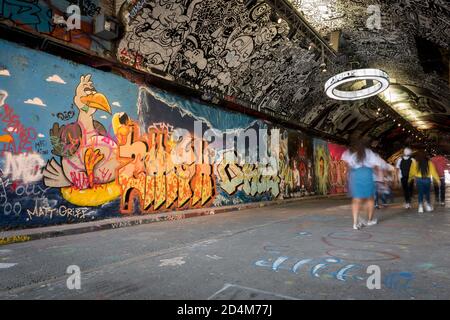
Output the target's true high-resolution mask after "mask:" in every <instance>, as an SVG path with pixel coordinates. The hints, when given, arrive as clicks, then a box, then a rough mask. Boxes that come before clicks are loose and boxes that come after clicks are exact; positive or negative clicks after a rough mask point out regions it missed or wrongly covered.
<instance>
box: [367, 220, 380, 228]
mask: <svg viewBox="0 0 450 320" xmlns="http://www.w3.org/2000/svg"><path fill="white" fill-rule="evenodd" d="M377 223H378V220H377V219H372V220H369V221H367V226H368V227H370V226H374V225H376V224H377Z"/></svg>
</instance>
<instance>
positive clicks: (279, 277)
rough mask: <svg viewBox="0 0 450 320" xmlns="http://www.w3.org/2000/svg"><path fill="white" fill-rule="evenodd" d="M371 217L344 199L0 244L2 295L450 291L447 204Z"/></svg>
mask: <svg viewBox="0 0 450 320" xmlns="http://www.w3.org/2000/svg"><path fill="white" fill-rule="evenodd" d="M377 213H378V216H379V219H380V224H379V225H377V226H373V227H368V228H364V229H363V230H361V231H354V230H352V229H351V217H350V205H349V201H348V200H346V199H327V200H323V199H322V200H306V201H301V202H294V203H290V204H286V205H281V206H272V207H265V208H259V209H249V210H243V211H240V212H229V213H222V214H218V215H215V216H207V217H199V218H193V219H185V220H180V221H167V222H161V223H154V224H148V225H141V226H135V227H130V228H121V229H116V230H107V231H99V232H93V233H86V234H79V235H73V236H65V237H58V238H53V239H44V240H37V241H31V242H27V243H18V244H12V245H7V246H2V247H0V299H28V298H31V299H42V298H45V299H71V298H88V299H131V298H133V299H450V254H449V251H450V210H449V209H448V208H438V209H437V210H436V211H434V212H433V213H425V214H421V215H419V214H418V213H417V211H416V210H414V211H412V210H410V211H407V210H404V209H402V208H401V205H400V204H398V203H397V204H393V205H391V206H390V207H389V208H388V209H383V210H378V211H377ZM69 265H78V266H79V267H80V269H81V289H80V290H69V289H68V288H67V286H66V281H67V278H68V277H69V275H68V274H66V269H67V267H68V266H69ZM370 265H377V266H379V267H380V270H381V279H382V283H381V289H378V290H377V289H374V290H369V289H368V288H367V286H366V279H367V278H368V277H369V274H368V273H367V272H366V271H367V267H368V266H370Z"/></svg>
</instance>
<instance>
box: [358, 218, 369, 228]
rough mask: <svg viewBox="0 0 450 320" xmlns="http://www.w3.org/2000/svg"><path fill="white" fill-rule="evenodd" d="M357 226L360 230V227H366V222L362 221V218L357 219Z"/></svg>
mask: <svg viewBox="0 0 450 320" xmlns="http://www.w3.org/2000/svg"><path fill="white" fill-rule="evenodd" d="M358 225H359V227H360V228H361V227H366V226H367V221H366V220H364V219H363V218H359V219H358Z"/></svg>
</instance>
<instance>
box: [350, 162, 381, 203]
mask: <svg viewBox="0 0 450 320" xmlns="http://www.w3.org/2000/svg"><path fill="white" fill-rule="evenodd" d="M349 191H350V195H351V197H352V198H357V199H364V198H371V197H373V196H374V195H375V182H374V180H373V169H372V168H367V167H361V168H358V169H351V170H350V176H349Z"/></svg>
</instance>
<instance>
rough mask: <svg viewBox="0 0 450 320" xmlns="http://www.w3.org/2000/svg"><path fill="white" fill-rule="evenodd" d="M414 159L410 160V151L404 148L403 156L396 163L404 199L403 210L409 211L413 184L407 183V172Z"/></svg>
mask: <svg viewBox="0 0 450 320" xmlns="http://www.w3.org/2000/svg"><path fill="white" fill-rule="evenodd" d="M413 163H414V159H413V158H412V150H411V149H410V148H405V149H404V150H403V156H402V157H400V158H399V159H398V161H397V164H396V167H397V169H398V171H399V178H400V183H401V185H402V189H403V196H404V198H405V204H404V207H405V209H411V198H412V193H413V190H414V184H413V182H409V172H410V169H411V166H412V164H413Z"/></svg>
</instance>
